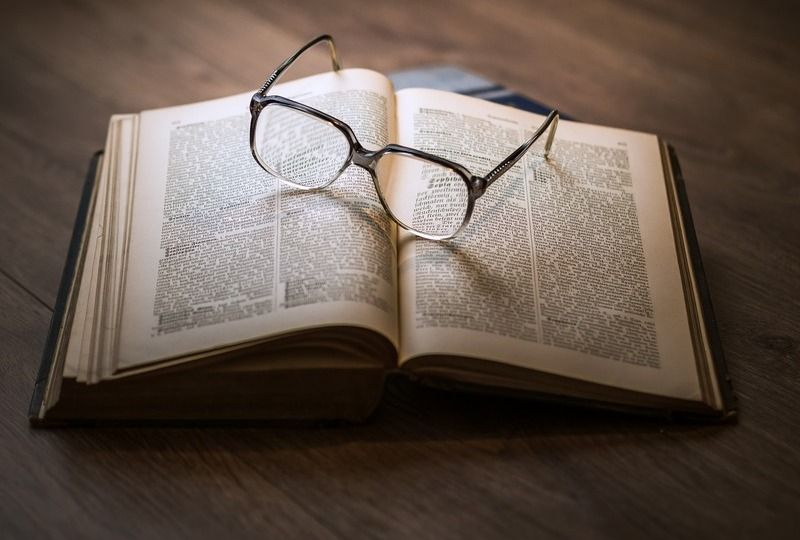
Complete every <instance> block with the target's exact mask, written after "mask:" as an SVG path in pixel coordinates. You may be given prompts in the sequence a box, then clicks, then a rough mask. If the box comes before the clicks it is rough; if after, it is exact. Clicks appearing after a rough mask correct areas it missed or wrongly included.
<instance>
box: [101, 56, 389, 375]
mask: <svg viewBox="0 0 800 540" xmlns="http://www.w3.org/2000/svg"><path fill="white" fill-rule="evenodd" d="M270 93H271V94H275V95H281V96H284V97H288V98H292V99H295V100H297V101H300V102H302V103H305V104H307V105H310V106H312V107H316V108H318V109H320V110H322V111H324V112H327V113H328V114H331V115H333V116H335V117H337V118H340V119H342V120H344V121H345V122H347V123H348V124H349V125H350V126H351V127H352V128H353V129H354V131H355V133H356V134H357V136H358V138H359V140H360V141H361V143H362V144H363V145H364V146H366V147H379V146H383V145H385V144H387V143H388V142H389V139H391V138H393V136H394V130H395V128H394V96H393V92H392V89H391V84H390V83H389V81H388V79H386V78H385V77H383V76H382V75H380V74H378V73H374V72H370V71H367V70H357V69H353V70H342V71H340V72H338V73H325V74H321V75H317V76H314V77H309V78H306V79H301V80H297V81H292V82H288V83H285V84H282V85H278V86H276V87H275V88H274V89H273V90H271V92H270ZM251 95H252V94H249V93H248V94H242V95H238V96H233V97H230V98H224V99H220V100H215V101H209V102H205V103H199V104H194V105H186V106H182V107H172V108H168V109H161V110H155V111H145V112H143V113H142V114H141V118H140V130H139V145H138V151H137V158H136V159H137V161H136V173H135V185H134V194H133V209H132V214H131V215H132V217H131V237H130V242H129V246H130V247H129V249H130V253H129V257H128V260H129V261H130V262H129V266H128V272H127V276H126V287H125V294H124V300H123V313H122V319H121V336H120V342H119V343H120V345H119V354H118V364H117V366H116V368H117V369H127V368H134V367H137V366H141V365H143V364H147V363H149V362H153V361H156V360H161V359H166V358H171V357H176V356H183V355H186V354H189V353H194V352H198V351H203V350H208V349H212V348H217V347H220V346H224V345H230V344H235V343H240V342H246V341H248V340H252V339H256V338H264V337H266V336H272V335H279V334H284V333H289V332H293V331H297V330H301V329H308V328H314V327H320V326H329V325H352V326H360V327H364V328H369V329H372V330H374V331H376V332H380V333H382V334H384V335H385V336H386V337H387V338H388V339H389V340H390V341H392V342H393V343H395V344H396V343H397V339H398V336H397V320H396V319H397V305H396V298H397V296H396V295H397V289H396V268H397V266H396V246H395V241H396V233H395V230H394V226H393V224H392V223H391V221H390V220H389V219H388V217H387V216H386V214H385V212H384V211H383V208H382V207H381V205H380V202H379V200H378V198H377V195H376V193H375V190H374V187H373V184H372V180H371V177H370V176H369V174H368V173H367V172H366V171H364V170H362V169H360V168H358V167H355V166H350V167H349V168H348V169H347V170H346V171H345V172H344V173H343V174H342V176H341V177H339V178H338V180H336V182H335V183H334V184H333V185H331V186H330V187H328V188H325V189H323V190H321V191H316V192H307V191H300V190H297V189H295V188H292V187H291V186H287V185H285V184H284V183H282V182H280V181H279V180H278V179H276V178H275V177H273V176H271V175H270V174H268V173H266V172H265V171H264V170H263V169H261V168H260V167H259V166H258V165H257V163H256V162H255V160H254V158H253V156H252V155H251V153H250V146H249V125H250V114H249V103H250V97H251Z"/></svg>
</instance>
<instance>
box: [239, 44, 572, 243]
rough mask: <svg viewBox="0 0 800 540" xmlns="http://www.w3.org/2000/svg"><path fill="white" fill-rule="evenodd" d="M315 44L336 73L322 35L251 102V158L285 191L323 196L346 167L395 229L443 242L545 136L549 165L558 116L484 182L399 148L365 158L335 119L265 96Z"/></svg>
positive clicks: (549, 117)
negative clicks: (359, 171)
mask: <svg viewBox="0 0 800 540" xmlns="http://www.w3.org/2000/svg"><path fill="white" fill-rule="evenodd" d="M318 43H327V44H328V47H329V49H330V54H331V63H332V65H333V71H338V70H339V69H341V66H340V64H339V60H338V58H337V55H336V47H335V45H334V42H333V38H332V37H331V36H329V35H321V36H319V37H317V38H315V39H313V40H311V41H310V42H308V43H307V44H306V45H304V46H303V47H301V48H300V49H299V50H298V51H297V52H296V53H294V54H293V55H292V56H290V57H289V58H287V59H286V60H284V61H283V63H282V64H281V65H280V66H278V68H277V69H276V70H275V71H273V72H272V74H271V75H270V76H269V78H267V80H266V82H265V83H264V84H263V85H262V86H261V88H260V89H259V90H258V92H256V93H255V94H254V95H253V97H252V99H251V100H250V150H251V152H252V154H253V157H254V158H255V160H256V162H258V164H259V165H260V166H261V167H262V168H263V169H264V170H265V171H266V172H268V173H269V174H271V175H273V176H275V177H277V178H279V179H280V180H282V181H283V182H285V183H286V184H288V185H290V186H293V187H295V188H297V189H301V190H306V191H312V190H318V189H323V188H325V187H327V186H329V185H331V184H332V183H333V182H334V181H335V180H336V179H337V178H338V177H339V176H340V175H341V174H342V173H343V172H344V171H345V170H346V169H347V168H348V167H350V166H351V165H355V166H357V167H361V168H363V169H365V170H367V171H368V172H369V174H370V176H371V177H372V181H373V183H374V185H375V191H376V192H377V194H378V198H379V199H380V201H381V204H383V207H384V209H385V210H386V212H387V213H388V214H389V216H390V217H391V218H392V219H393V220H394V221H396V222H397V224H398V225H400V226H401V227H403V228H404V229H407V230H408V231H410V232H412V233H414V234H416V235H418V236H421V237H423V238H428V239H430V240H447V239H450V238H453V237H454V236H456V235H457V234H458V233H459V232H461V231H462V230H463V229H464V227H466V225H467V223H469V220H470V217H471V216H472V211H473V209H474V207H475V201H477V200H478V199H479V198H480V197H481V196H482V195H483V194H484V193H485V192H486V190H487V188H488V187H489V186H491V185H492V184H493V183H494V182H495V181H497V179H498V178H500V177H501V176H503V174H505V173H506V172H508V170H509V169H511V167H513V166H514V164H515V163H517V161H519V160H520V159H521V158H522V156H524V155H525V153H526V152H527V151H528V150H529V149H530V148H531V147H532V146H533V144H534V143H535V142H536V141H537V140H539V139H540V138H541V137H542V135H543V134H544V133H546V132H548V130H549V133H548V135H547V139H546V142H545V145H544V157H545V159H547V157H548V154H549V152H550V148H551V146H552V144H553V138H554V136H555V132H556V127H557V126H558V111H556V110H553V111H551V112H550V114H548V115H547V118H546V119H545V121H544V122H543V123H542V125H541V126H539V128H538V129H537V130H536V132H535V133H534V134H533V136H532V137H531V138H530V139H528V140H527V141H526V142H525V143H524V144H522V145H521V146H520V147H519V148H517V149H516V150H514V151H513V152H511V154H509V156H508V157H506V158H505V159H504V160H502V161H501V162H500V164H499V165H497V166H496V167H495V168H494V169H492V170H491V171H490V172H489V173H488V174H486V175H485V176H478V175H475V174H473V173H471V172H470V171H469V170H468V169H467V168H466V167H464V166H463V165H460V164H458V163H455V162H453V161H450V160H449V159H446V158H444V157H441V156H437V155H434V154H430V153H428V152H424V151H422V150H418V149H416V148H409V147H407V146H401V145H398V144H389V145H387V146H384V147H383V148H381V149H379V150H367V149H366V148H364V147H363V146H362V145H361V143H360V142H359V141H358V138H357V137H356V135H355V133H354V131H353V129H352V128H351V127H350V126H349V125H347V124H346V123H345V122H343V121H341V120H340V119H338V118H335V117H333V116H331V115H329V114H326V113H324V112H322V111H320V110H317V109H315V108H313V107H309V106H308V105H305V104H303V103H300V102H297V101H294V100H292V99H289V98H286V97H282V96H276V95H268V92H269V89H270V88H271V87H272V85H274V84H275V83H276V82H277V80H278V79H279V78H280V77H281V75H283V73H284V72H285V71H286V69H287V68H289V66H291V65H292V64H293V63H294V62H295V61H296V60H297V59H298V58H299V57H300V56H301V55H302V54H303V53H304V52H306V51H307V50H308V49H310V48H311V47H313V46H314V45H316V44H318ZM388 171H391V175H389V174H387V172H388Z"/></svg>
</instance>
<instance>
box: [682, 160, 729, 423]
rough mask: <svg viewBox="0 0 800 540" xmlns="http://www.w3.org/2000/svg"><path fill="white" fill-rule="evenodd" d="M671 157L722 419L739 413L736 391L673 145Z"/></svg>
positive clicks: (684, 184)
mask: <svg viewBox="0 0 800 540" xmlns="http://www.w3.org/2000/svg"><path fill="white" fill-rule="evenodd" d="M666 146H667V152H668V154H669V155H668V156H667V157H668V158H669V160H670V165H671V167H672V174H673V177H674V178H675V189H676V192H677V196H678V206H679V209H680V212H681V217H682V219H683V223H684V229H685V233H686V241H687V244H688V248H689V260H690V262H691V265H692V270H693V271H694V275H695V279H696V284H697V291H698V294H699V295H700V303H701V309H702V311H703V324H704V325H705V330H706V334H707V335H708V340H709V347H710V348H711V356H712V360H713V362H714V370H715V371H716V373H717V377H718V381H717V383H718V385H719V391H720V394H721V396H722V402H723V407H724V410H723V418H725V419H727V418H733V417H734V416H736V413H737V410H736V395H735V394H734V393H733V383H732V381H731V376H730V374H729V373H728V366H727V363H726V362H725V355H724V353H723V351H722V342H721V340H720V338H719V331H718V330H717V319H716V317H715V316H714V308H713V306H712V305H711V293H710V291H709V288H708V282H707V281H706V274H705V271H704V270H703V260H702V258H701V257H700V245H699V244H698V242H697V234H696V233H695V229H694V222H693V221H692V212H691V210H690V208H689V197H688V195H687V193H686V183H685V181H684V179H683V172H682V171H681V166H680V163H679V162H678V156H677V154H676V153H675V149H674V148H673V147H672V145H669V144H668V145H666Z"/></svg>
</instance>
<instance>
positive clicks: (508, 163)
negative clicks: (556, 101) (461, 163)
mask: <svg viewBox="0 0 800 540" xmlns="http://www.w3.org/2000/svg"><path fill="white" fill-rule="evenodd" d="M557 127H558V111H557V110H555V109H554V110H552V111H550V114H548V115H547V118H546V119H545V121H544V122H542V125H541V126H539V129H537V130H536V133H534V134H533V136H532V137H531V138H530V139H528V140H527V141H526V142H525V144H523V145H522V146H520V147H519V148H517V149H516V150H514V151H513V152H511V154H510V155H509V156H508V157H507V158H506V159H504V160H503V161H501V162H500V165H498V166H497V167H495V168H494V169H492V170H491V171H490V172H489V174H487V175H486V176H485V177H484V180H486V187H489V186H490V185H492V183H493V182H494V181H495V180H497V179H498V178H500V177H501V176H503V175H504V174H505V173H506V172H508V170H509V169H510V168H511V167H513V166H514V164H515V163H516V162H517V161H519V160H520V159H521V158H522V156H524V155H525V152H527V151H528V150H529V149H530V147H531V146H533V143H535V142H536V141H537V140H539V137H541V136H542V134H543V133H544V132H545V131H547V130H548V129H550V133H549V134H548V135H547V141H546V142H545V145H544V157H545V159H546V158H547V157H548V156H549V155H550V148H551V147H552V146H553V139H554V138H555V135H556V128H557Z"/></svg>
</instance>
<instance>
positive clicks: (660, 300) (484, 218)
mask: <svg viewBox="0 0 800 540" xmlns="http://www.w3.org/2000/svg"><path fill="white" fill-rule="evenodd" d="M396 97H397V110H398V139H399V142H400V143H401V144H405V145H408V146H412V147H415V148H420V149H423V150H426V151H429V152H432V153H435V154H438V155H442V156H444V157H447V158H449V159H451V160H453V161H456V162H458V163H461V164H463V165H465V166H466V167H467V168H468V169H470V170H471V171H472V172H473V174H476V175H485V174H486V173H488V172H489V171H490V170H491V169H492V168H494V166H495V165H497V164H498V163H499V162H500V161H501V160H502V159H504V158H505V157H506V156H507V155H508V154H509V153H510V152H511V151H513V150H514V149H515V148H516V147H517V146H519V145H520V144H521V143H522V142H524V140H525V139H527V138H528V137H529V136H531V135H532V133H533V132H534V131H535V130H536V128H537V127H538V126H539V125H540V124H541V122H542V121H543V120H544V117H542V116H539V115H535V114H531V113H527V112H522V111H518V110H516V109H512V108H509V107H504V106H502V105H497V104H493V103H488V102H485V101H481V100H477V99H474V98H468V97H464V96H458V95H455V94H451V93H446V92H439V91H431V90H403V91H400V92H398V93H397V96H396ZM542 145H543V141H542ZM542 145H539V148H538V151H536V149H537V147H536V146H535V147H534V149H532V150H531V152H529V153H528V154H527V155H526V157H525V158H523V160H521V161H520V162H519V163H518V164H517V165H516V166H515V167H514V168H513V169H512V170H510V171H509V172H508V173H506V174H505V175H504V176H503V177H501V178H500V179H499V180H498V181H496V182H495V183H494V184H492V185H491V186H490V188H489V189H488V190H487V192H486V193H485V194H484V195H483V197H481V198H479V199H478V200H477V202H476V205H475V211H474V214H473V217H472V220H471V222H470V223H469V225H468V226H467V228H466V229H465V230H464V231H463V232H462V233H461V235H460V236H458V237H456V238H455V239H453V240H450V241H444V242H435V241H428V240H423V239H419V238H416V237H412V236H411V235H410V234H408V233H407V232H405V231H402V232H401V233H400V234H399V236H398V238H399V240H398V241H399V244H400V248H399V249H400V251H399V264H400V269H399V280H400V297H401V306H400V317H401V322H400V327H401V348H400V355H401V362H405V361H408V360H410V359H412V358H415V357H418V356H428V355H448V356H464V357H471V358H479V359H485V360H493V361H497V362H503V363H507V364H511V365H514V366H520V367H525V368H531V369H536V370H539V371H544V372H548V373H553V374H557V375H563V376H567V377H571V378H577V379H581V380H586V381H590V382H594V383H599V384H605V385H610V386H613V387H618V388H624V389H630V390H636V391H640V392H647V393H651V394H655V395H663V396H670V397H677V398H682V399H692V400H699V399H701V392H700V385H699V381H698V375H697V368H696V364H695V359H694V352H693V349H692V340H691V335H690V331H689V325H688V319H687V311H686V305H685V302H684V295H683V291H682V286H681V279H680V274H679V269H678V263H677V255H676V248H675V243H674V237H673V232H672V229H671V225H670V217H669V209H668V203H667V195H666V188H665V180H664V173H663V168H662V162H661V156H660V151H659V144H658V140H657V138H656V137H655V136H653V135H647V134H642V133H636V132H632V131H626V130H619V129H612V128H603V127H598V126H591V125H587V124H580V123H575V122H566V121H562V122H561V123H560V124H559V126H558V132H557V135H556V141H555V144H554V147H553V150H552V152H551V155H550V158H549V159H548V160H545V159H544V158H543V157H542V151H541V150H542V148H541V146H542Z"/></svg>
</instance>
